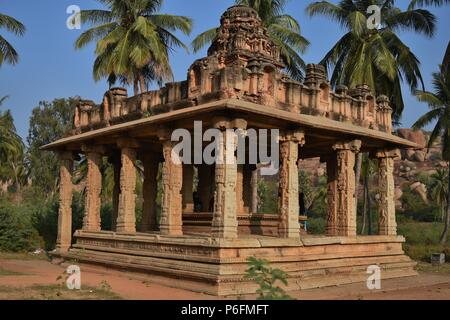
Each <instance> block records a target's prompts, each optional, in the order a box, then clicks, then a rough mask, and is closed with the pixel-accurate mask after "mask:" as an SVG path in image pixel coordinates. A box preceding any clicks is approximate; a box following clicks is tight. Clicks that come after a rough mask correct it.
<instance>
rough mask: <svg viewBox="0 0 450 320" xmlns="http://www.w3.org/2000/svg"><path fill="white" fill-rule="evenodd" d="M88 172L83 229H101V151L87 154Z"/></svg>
mask: <svg viewBox="0 0 450 320" xmlns="http://www.w3.org/2000/svg"><path fill="white" fill-rule="evenodd" d="M86 157H87V167H88V174H87V177H86V210H85V215H84V219H83V230H88V231H100V229H101V227H100V207H101V199H100V194H101V192H102V173H101V171H100V166H101V162H102V156H101V154H100V153H95V152H91V153H88V154H87V156H86Z"/></svg>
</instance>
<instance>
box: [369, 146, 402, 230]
mask: <svg viewBox="0 0 450 320" xmlns="http://www.w3.org/2000/svg"><path fill="white" fill-rule="evenodd" d="M375 157H377V158H378V161H379V163H378V187H379V192H380V194H379V197H378V202H379V205H378V207H379V217H380V220H379V223H378V230H379V234H380V235H386V236H395V235H397V222H396V220H395V183H394V159H396V158H399V157H400V151H399V150H398V149H395V150H381V151H379V152H377V153H376V154H375Z"/></svg>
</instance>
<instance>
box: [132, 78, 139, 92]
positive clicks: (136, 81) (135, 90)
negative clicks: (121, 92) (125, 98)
mask: <svg viewBox="0 0 450 320" xmlns="http://www.w3.org/2000/svg"><path fill="white" fill-rule="evenodd" d="M133 89H134V95H135V96H137V95H138V94H139V80H138V77H134V81H133Z"/></svg>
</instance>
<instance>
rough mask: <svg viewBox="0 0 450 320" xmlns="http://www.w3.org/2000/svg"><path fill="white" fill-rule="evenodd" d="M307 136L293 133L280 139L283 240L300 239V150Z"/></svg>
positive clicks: (281, 232)
mask: <svg viewBox="0 0 450 320" xmlns="http://www.w3.org/2000/svg"><path fill="white" fill-rule="evenodd" d="M304 143H305V134H304V132H302V131H293V132H288V133H285V134H283V136H281V137H280V173H279V174H280V178H279V179H280V182H279V191H278V194H279V199H278V206H279V210H280V223H279V225H278V233H279V236H280V237H281V238H300V224H299V222H298V217H299V214H300V205H299V198H298V196H299V195H298V192H299V185H298V155H299V152H298V148H299V145H302V146H303V145H304Z"/></svg>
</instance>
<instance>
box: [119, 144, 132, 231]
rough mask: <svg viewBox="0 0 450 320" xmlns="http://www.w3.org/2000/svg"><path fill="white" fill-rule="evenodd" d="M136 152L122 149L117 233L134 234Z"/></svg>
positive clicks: (127, 148) (125, 148)
mask: <svg viewBox="0 0 450 320" xmlns="http://www.w3.org/2000/svg"><path fill="white" fill-rule="evenodd" d="M135 161H136V150H135V149H134V148H130V147H122V156H121V162H122V168H121V170H120V196H119V216H118V218H117V232H121V233H135V232H136V193H135V189H136V168H135V166H134V163H135Z"/></svg>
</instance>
